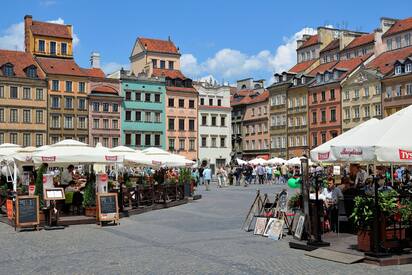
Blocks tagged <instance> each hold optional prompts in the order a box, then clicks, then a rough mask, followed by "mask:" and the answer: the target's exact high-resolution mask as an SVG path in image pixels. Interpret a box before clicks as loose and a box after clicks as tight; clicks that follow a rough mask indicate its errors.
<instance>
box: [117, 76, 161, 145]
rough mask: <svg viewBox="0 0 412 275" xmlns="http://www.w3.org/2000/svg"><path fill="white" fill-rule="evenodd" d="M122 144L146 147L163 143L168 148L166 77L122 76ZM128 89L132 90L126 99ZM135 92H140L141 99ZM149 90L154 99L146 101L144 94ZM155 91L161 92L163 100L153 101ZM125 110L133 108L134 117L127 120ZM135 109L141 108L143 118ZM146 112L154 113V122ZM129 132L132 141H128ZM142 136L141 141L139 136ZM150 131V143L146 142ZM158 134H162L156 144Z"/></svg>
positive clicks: (139, 110) (156, 92) (132, 114)
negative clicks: (159, 78)
mask: <svg viewBox="0 0 412 275" xmlns="http://www.w3.org/2000/svg"><path fill="white" fill-rule="evenodd" d="M121 87H122V97H123V103H122V111H121V113H122V115H121V120H122V125H121V129H122V134H121V136H122V144H124V145H126V146H129V147H132V148H136V149H144V148H146V147H160V148H163V149H165V148H166V146H165V145H166V142H165V125H166V124H165V121H166V115H165V98H166V96H165V94H166V90H165V82H164V79H161V80H155V79H150V78H149V79H143V78H140V79H139V78H135V77H126V78H122V83H121ZM126 92H130V93H131V100H126ZM136 93H140V94H141V100H140V101H137V100H136ZM146 93H149V94H150V99H151V102H145V94H146ZM155 94H159V95H160V102H154V97H155ZM126 112H131V119H130V120H126ZM136 112H141V120H140V121H137V120H136ZM146 112H150V113H151V120H150V121H151V122H147V121H146ZM154 113H160V121H158V122H156V120H155V119H156V117H155V114H154ZM128 135H130V142H126V137H127V136H128ZM137 135H140V136H141V142H140V144H138V143H136V142H137V141H138V136H137ZM146 135H150V141H151V142H150V145H146V142H145V136H146ZM155 135H160V145H156V144H155Z"/></svg>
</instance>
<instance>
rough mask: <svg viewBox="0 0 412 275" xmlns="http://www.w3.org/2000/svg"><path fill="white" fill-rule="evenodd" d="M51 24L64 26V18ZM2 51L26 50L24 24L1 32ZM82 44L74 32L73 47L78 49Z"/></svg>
mask: <svg viewBox="0 0 412 275" xmlns="http://www.w3.org/2000/svg"><path fill="white" fill-rule="evenodd" d="M47 22H49V23H56V24H64V20H63V19H62V18H60V17H59V18H57V19H56V20H50V21H47ZM0 33H1V34H2V35H0V49H6V50H19V51H23V50H24V22H19V23H17V24H13V25H11V26H10V27H8V28H7V29H6V30H4V31H1V32H0ZM79 42H80V39H79V37H78V36H77V34H76V33H74V32H73V47H76V46H77V45H78V44H79Z"/></svg>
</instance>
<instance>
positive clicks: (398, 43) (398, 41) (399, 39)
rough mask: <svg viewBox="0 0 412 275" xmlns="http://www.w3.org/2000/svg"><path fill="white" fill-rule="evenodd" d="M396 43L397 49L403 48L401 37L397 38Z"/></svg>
mask: <svg viewBox="0 0 412 275" xmlns="http://www.w3.org/2000/svg"><path fill="white" fill-rule="evenodd" d="M395 42H396V48H397V49H399V48H400V47H401V37H400V36H397V37H396V38H395Z"/></svg>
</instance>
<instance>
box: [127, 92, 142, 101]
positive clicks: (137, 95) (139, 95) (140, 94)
mask: <svg viewBox="0 0 412 275" xmlns="http://www.w3.org/2000/svg"><path fill="white" fill-rule="evenodd" d="M130 100H131V99H130ZM136 101H142V93H141V92H136Z"/></svg>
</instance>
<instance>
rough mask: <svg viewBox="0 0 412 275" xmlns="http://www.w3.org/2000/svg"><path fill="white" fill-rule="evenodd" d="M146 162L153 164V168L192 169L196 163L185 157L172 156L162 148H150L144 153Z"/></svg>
mask: <svg viewBox="0 0 412 275" xmlns="http://www.w3.org/2000/svg"><path fill="white" fill-rule="evenodd" d="M142 154H144V155H145V156H146V160H148V161H150V162H151V166H159V167H160V166H167V167H191V166H192V165H193V164H195V162H194V161H191V160H188V159H186V158H185V157H184V156H180V155H176V154H171V153H169V152H167V151H165V150H162V149H160V148H155V147H150V148H147V149H145V150H143V151H142Z"/></svg>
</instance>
